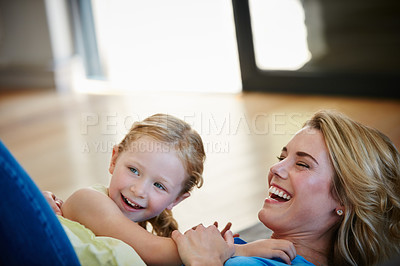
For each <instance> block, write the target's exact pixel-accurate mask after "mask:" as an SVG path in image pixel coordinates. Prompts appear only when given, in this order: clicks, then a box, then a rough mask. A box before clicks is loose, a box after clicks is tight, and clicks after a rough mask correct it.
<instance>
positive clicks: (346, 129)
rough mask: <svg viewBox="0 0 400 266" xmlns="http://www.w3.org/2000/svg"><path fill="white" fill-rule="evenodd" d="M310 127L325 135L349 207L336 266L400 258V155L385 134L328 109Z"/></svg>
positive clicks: (340, 194)
mask: <svg viewBox="0 0 400 266" xmlns="http://www.w3.org/2000/svg"><path fill="white" fill-rule="evenodd" d="M305 126H309V127H311V128H315V129H318V130H320V131H321V132H322V134H323V136H324V139H325V143H326V145H327V147H328V150H329V154H330V159H331V161H332V163H333V166H334V170H335V176H334V178H333V186H332V193H333V195H334V196H336V197H337V198H338V200H339V201H340V202H341V204H342V205H343V206H344V215H343V219H341V221H340V224H338V225H337V231H336V232H337V233H336V235H335V238H334V245H333V246H332V252H331V253H330V254H331V258H330V261H331V262H332V265H375V264H377V263H380V262H382V261H385V260H387V259H389V258H391V257H392V256H396V255H398V254H400V156H399V152H398V151H397V149H396V147H395V146H394V144H393V143H392V142H391V141H390V139H389V138H388V137H386V136H385V135H384V134H383V133H381V132H379V131H378V130H376V129H372V128H369V127H367V126H364V125H362V124H360V123H358V122H355V121H353V120H352V119H350V118H348V117H346V116H345V115H343V114H340V113H337V112H334V111H327V110H323V111H320V112H317V113H316V114H315V115H314V116H313V117H312V118H311V119H310V120H309V121H307V122H306V123H305Z"/></svg>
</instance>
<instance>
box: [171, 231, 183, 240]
mask: <svg viewBox="0 0 400 266" xmlns="http://www.w3.org/2000/svg"><path fill="white" fill-rule="evenodd" d="M182 236H183V235H182V233H181V232H179V231H178V230H174V231H172V234H171V238H172V240H174V241H175V242H178V241H179V239H180V237H182Z"/></svg>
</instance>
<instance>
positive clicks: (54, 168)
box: [0, 91, 400, 231]
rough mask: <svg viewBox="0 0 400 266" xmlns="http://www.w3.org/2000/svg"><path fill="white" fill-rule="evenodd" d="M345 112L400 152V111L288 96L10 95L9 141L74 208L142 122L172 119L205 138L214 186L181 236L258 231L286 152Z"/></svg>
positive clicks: (0, 121)
mask: <svg viewBox="0 0 400 266" xmlns="http://www.w3.org/2000/svg"><path fill="white" fill-rule="evenodd" d="M321 108H329V109H336V110H339V111H342V112H344V113H346V114H347V115H349V116H351V117H353V118H355V119H356V120H358V121H360V122H362V123H365V124H367V125H370V126H372V127H376V128H378V129H380V130H381V131H383V132H384V133H385V134H387V135H388V136H389V137H390V138H391V139H392V140H393V141H394V142H395V144H396V146H397V147H400V101H398V100H382V99H379V100H373V99H358V98H339V97H320V96H299V95H278V94H258V93H246V94H237V95H232V94H189V93H161V94H154V93H153V94H146V93H139V92H138V93H131V94H129V95H94V94H57V93H55V92H53V91H38V92H28V93H1V94H0V138H1V140H2V141H3V142H4V143H5V144H6V145H7V146H8V148H9V149H10V150H11V152H12V153H13V154H14V155H15V157H16V158H17V159H18V160H19V161H20V163H21V164H22V165H23V167H24V168H25V169H26V171H27V172H28V173H29V174H30V175H31V177H32V178H33V179H34V181H35V182H36V183H37V185H38V186H39V187H40V188H41V189H42V190H50V191H53V192H54V193H56V194H57V195H58V196H59V197H61V198H64V199H66V198H67V197H68V195H70V193H71V192H72V191H74V190H76V189H77V188H80V187H85V186H89V185H92V184H94V183H104V184H108V182H109V177H110V175H109V174H108V170H107V169H108V164H109V159H110V157H111V149H112V146H113V145H114V144H116V143H118V142H119V141H120V140H121V139H122V137H123V135H124V134H125V133H126V131H127V130H128V129H129V127H130V126H131V124H132V122H133V121H135V120H138V119H144V118H145V117H147V116H148V115H151V114H154V113H158V112H164V113H169V114H173V115H176V116H178V117H180V118H182V119H185V120H186V121H187V122H189V123H190V124H192V125H193V127H194V128H195V129H197V130H198V131H199V133H200V134H201V135H202V137H203V140H204V143H205V147H206V151H207V156H208V157H207V161H206V166H205V169H206V170H205V173H204V177H205V184H204V186H203V188H201V189H200V190H195V191H194V192H193V194H192V197H191V198H189V199H188V200H186V201H184V202H183V203H181V204H180V205H179V206H177V207H176V208H175V209H174V213H175V216H176V218H177V219H178V221H179V223H180V227H181V230H186V229H188V228H190V227H191V226H193V225H196V224H198V223H200V222H202V223H205V224H210V223H212V222H214V221H215V220H218V221H219V222H220V223H225V222H228V221H232V222H233V230H234V231H239V230H242V229H245V228H248V227H249V226H252V225H254V224H256V223H257V222H258V219H257V212H258V210H259V209H260V207H261V206H262V202H263V200H264V198H265V196H266V192H267V183H266V174H267V171H268V169H269V166H270V165H271V164H272V163H274V162H275V161H276V156H277V155H278V154H279V152H280V150H281V148H282V146H283V145H285V144H286V142H287V141H288V140H289V139H290V137H291V136H292V135H293V134H294V133H295V132H296V131H297V130H298V129H299V128H300V127H301V124H302V123H303V122H304V121H305V120H306V119H307V118H309V117H310V116H311V114H312V113H313V112H315V111H316V110H318V109H321Z"/></svg>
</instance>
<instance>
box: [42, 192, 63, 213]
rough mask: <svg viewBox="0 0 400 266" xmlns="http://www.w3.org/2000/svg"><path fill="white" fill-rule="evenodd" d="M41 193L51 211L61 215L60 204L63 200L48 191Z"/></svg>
mask: <svg viewBox="0 0 400 266" xmlns="http://www.w3.org/2000/svg"><path fill="white" fill-rule="evenodd" d="M42 194H43V196H44V198H45V199H46V200H47V202H48V203H49V204H50V207H51V208H52V209H53V211H54V212H55V213H56V214H58V215H61V216H62V211H61V206H62V204H63V203H64V202H63V201H62V200H61V199H59V198H57V197H56V195H54V194H53V193H52V192H50V191H42Z"/></svg>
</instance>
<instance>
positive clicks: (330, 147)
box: [172, 111, 400, 265]
mask: <svg viewBox="0 0 400 266" xmlns="http://www.w3.org/2000/svg"><path fill="white" fill-rule="evenodd" d="M278 160H279V162H278V163H276V164H275V165H273V166H272V167H271V169H270V172H269V174H268V182H269V192H268V197H267V199H266V200H265V203H264V206H263V208H262V209H261V210H260V212H259V215H258V216H259V219H260V221H261V222H262V223H263V224H264V225H265V226H266V227H268V228H270V229H271V230H272V231H273V234H272V238H274V239H284V240H289V241H291V242H292V243H293V244H294V246H295V248H296V252H297V254H298V255H300V257H301V258H304V259H305V260H307V261H308V262H311V263H313V264H315V265H375V264H377V263H381V262H383V261H386V260H388V259H390V258H391V257H394V256H398V255H399V254H400V155H399V152H398V151H397V150H396V148H395V146H394V145H393V143H392V142H391V141H390V140H389V139H388V138H387V137H386V136H385V135H383V134H382V133H381V132H379V131H378V130H375V129H372V128H369V127H366V126H364V125H361V124H360V123H357V122H355V121H353V120H352V119H350V118H348V117H346V116H344V115H343V114H340V113H336V112H332V111H320V112H317V113H316V114H314V116H313V117H312V118H311V119H310V120H309V121H307V122H306V123H305V125H304V127H303V128H302V129H301V130H300V131H299V132H298V133H297V134H296V135H295V136H294V137H293V138H292V139H291V140H290V142H289V143H288V144H287V145H286V146H285V147H284V148H283V149H282V151H281V154H280V156H278ZM172 237H173V239H174V240H175V241H176V243H177V245H178V250H179V253H180V256H181V258H182V260H183V261H184V263H185V264H187V265H195V264H203V265H204V264H211V263H210V261H207V260H208V259H209V258H213V259H212V263H213V264H214V265H220V264H222V263H223V262H224V261H225V260H226V259H227V258H229V256H231V255H232V253H233V247H232V245H228V244H226V243H225V242H223V241H219V240H220V236H219V234H218V233H216V230H215V229H214V228H212V227H209V228H204V227H202V226H200V227H199V228H197V229H196V230H189V231H188V232H186V233H185V235H182V234H180V233H179V232H177V231H175V232H174V233H173V235H172ZM217 240H218V241H217ZM205 247H207V248H205ZM205 253H206V254H205ZM295 260H296V259H295ZM292 262H294V261H292ZM257 263H259V264H257ZM238 264H241V265H244V264H246V265H279V262H274V261H272V260H267V259H260V258H254V257H253V258H247V257H232V258H231V259H229V260H228V261H226V265H238ZM293 264H294V263H293Z"/></svg>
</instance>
